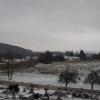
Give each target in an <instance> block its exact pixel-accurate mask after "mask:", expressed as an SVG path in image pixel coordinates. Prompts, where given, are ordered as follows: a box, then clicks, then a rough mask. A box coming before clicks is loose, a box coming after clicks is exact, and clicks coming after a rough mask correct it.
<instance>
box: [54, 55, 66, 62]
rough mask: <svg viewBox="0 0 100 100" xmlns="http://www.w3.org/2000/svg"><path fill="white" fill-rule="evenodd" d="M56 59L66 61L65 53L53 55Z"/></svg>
mask: <svg viewBox="0 0 100 100" xmlns="http://www.w3.org/2000/svg"><path fill="white" fill-rule="evenodd" d="M53 59H54V61H65V58H64V56H63V55H61V54H59V55H55V56H54V57H53Z"/></svg>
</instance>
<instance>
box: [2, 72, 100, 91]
mask: <svg viewBox="0 0 100 100" xmlns="http://www.w3.org/2000/svg"><path fill="white" fill-rule="evenodd" d="M81 79H82V80H81V81H79V82H78V83H76V84H72V83H71V84H69V85H68V86H69V87H75V88H85V89H90V88H91V87H90V85H89V84H83V83H82V82H83V79H84V77H82V78H81ZM0 80H8V78H7V75H2V74H1V75H0ZM58 80H59V77H58V76H57V75H45V74H35V73H31V74H29V73H15V74H14V75H13V79H12V81H16V82H25V83H35V84H42V85H53V86H65V84H64V83H60V82H58ZM94 89H96V90H100V85H94Z"/></svg>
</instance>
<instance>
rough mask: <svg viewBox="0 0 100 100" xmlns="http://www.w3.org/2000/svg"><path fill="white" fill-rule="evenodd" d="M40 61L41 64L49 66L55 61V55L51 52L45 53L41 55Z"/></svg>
mask: <svg viewBox="0 0 100 100" xmlns="http://www.w3.org/2000/svg"><path fill="white" fill-rule="evenodd" d="M38 61H39V62H41V63H45V64H49V63H52V61H53V55H52V53H51V52H50V51H46V52H45V53H41V54H40V56H39V57H38Z"/></svg>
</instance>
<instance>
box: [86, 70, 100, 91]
mask: <svg viewBox="0 0 100 100" xmlns="http://www.w3.org/2000/svg"><path fill="white" fill-rule="evenodd" d="M84 83H89V84H91V90H93V87H94V84H100V76H99V74H98V73H97V71H93V70H91V72H90V73H89V74H88V76H87V77H86V78H85V80H84Z"/></svg>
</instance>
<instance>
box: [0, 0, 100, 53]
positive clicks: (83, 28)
mask: <svg viewBox="0 0 100 100" xmlns="http://www.w3.org/2000/svg"><path fill="white" fill-rule="evenodd" d="M0 42H3V43H8V44H13V45H17V46H21V47H24V48H27V49H31V50H34V51H36V50H39V51H43V50H57V51H60V50H61V51H65V50H80V49H84V50H88V51H92V50H93V51H100V0H0Z"/></svg>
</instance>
